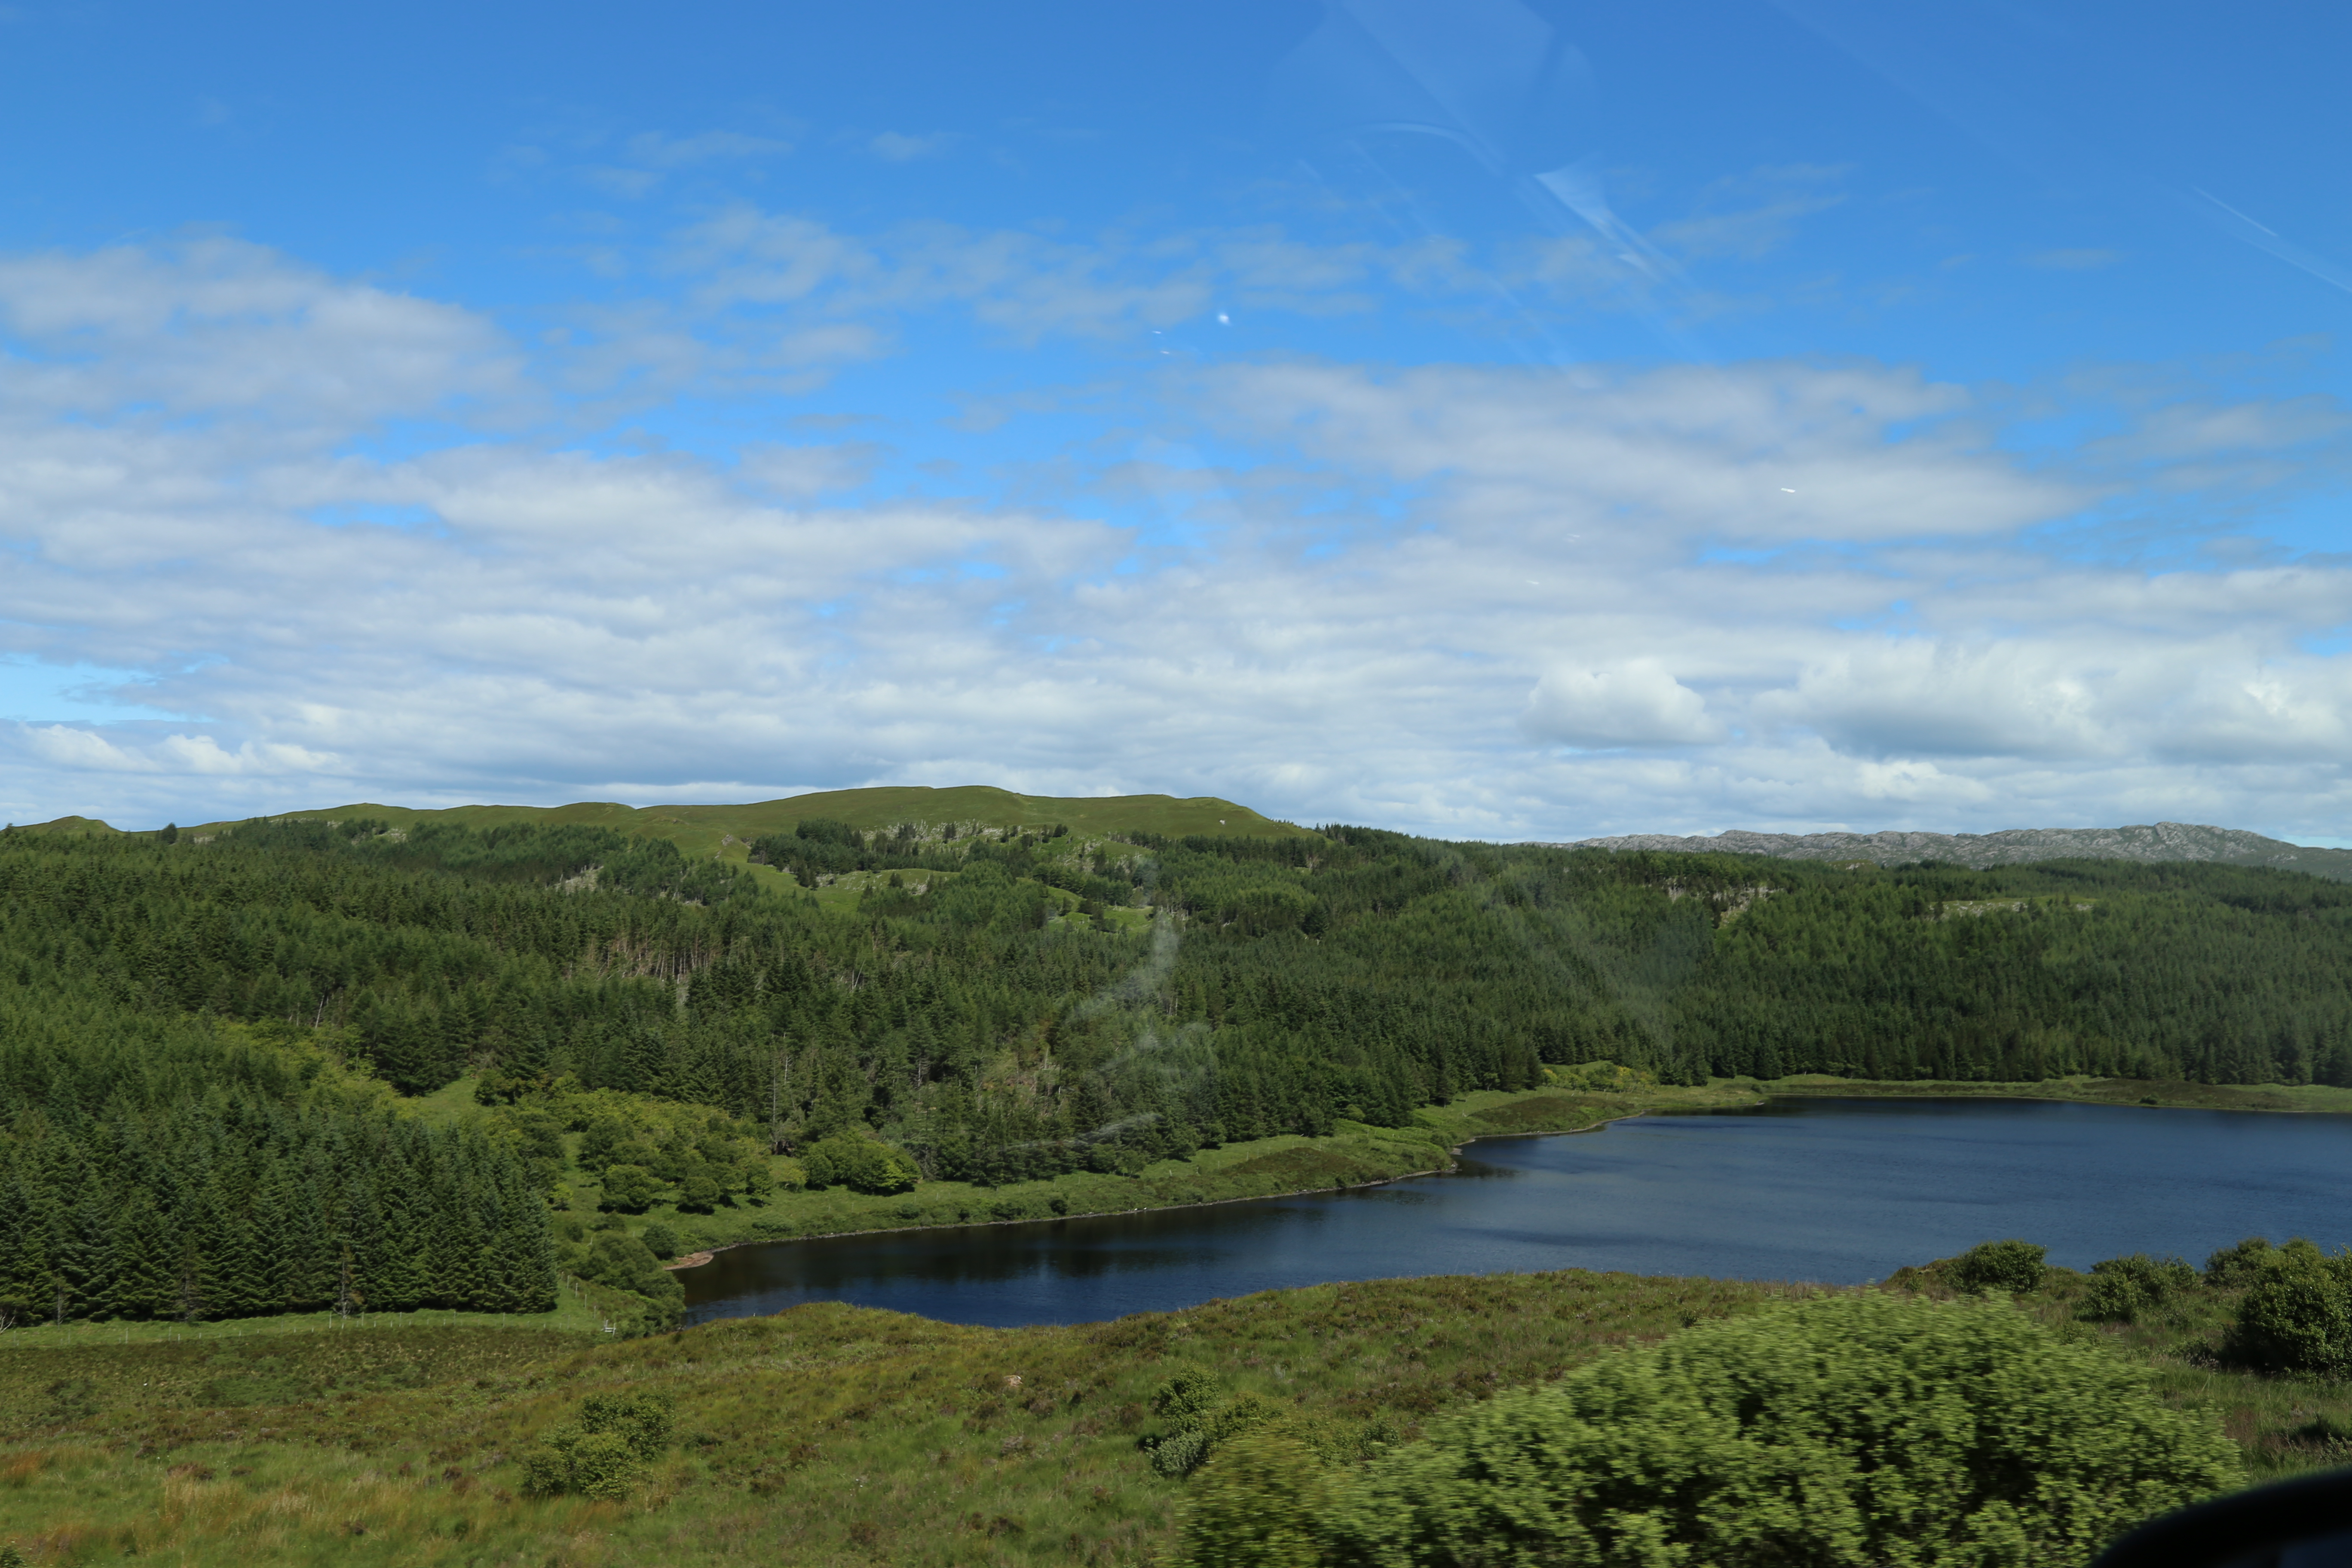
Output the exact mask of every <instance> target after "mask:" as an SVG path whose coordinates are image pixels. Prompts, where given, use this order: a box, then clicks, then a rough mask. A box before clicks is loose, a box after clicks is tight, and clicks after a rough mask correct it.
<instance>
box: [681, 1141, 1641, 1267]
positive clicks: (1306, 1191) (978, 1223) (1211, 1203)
mask: <svg viewBox="0 0 2352 1568" xmlns="http://www.w3.org/2000/svg"><path fill="white" fill-rule="evenodd" d="M1672 1109H1675V1108H1672V1107H1664V1106H1653V1105H1645V1106H1643V1107H1641V1108H1640V1109H1639V1110H1628V1111H1626V1112H1624V1113H1623V1114H1622V1115H1618V1116H1606V1117H1603V1118H1601V1120H1600V1121H1588V1122H1586V1123H1585V1124H1584V1125H1583V1126H1581V1127H1550V1128H1537V1129H1534V1130H1531V1131H1524V1132H1518V1131H1500V1132H1480V1133H1477V1134H1475V1135H1474V1136H1472V1137H1468V1138H1465V1139H1464V1140H1463V1141H1462V1142H1460V1143H1456V1144H1454V1146H1453V1147H1451V1148H1450V1149H1448V1150H1447V1151H1446V1152H1447V1153H1449V1154H1459V1153H1460V1152H1462V1151H1463V1150H1464V1149H1465V1148H1466V1147H1468V1146H1469V1145H1470V1144H1473V1143H1478V1142H1485V1141H1486V1140H1487V1139H1490V1138H1568V1137H1572V1136H1574V1135H1575V1134H1577V1133H1579V1132H1598V1131H1601V1129H1602V1128H1604V1127H1610V1126H1613V1125H1615V1124H1616V1123H1617V1122H1620V1121H1633V1119H1634V1118H1635V1117H1637V1116H1654V1115H1656V1114H1658V1113H1659V1112H1660V1111H1661V1110H1672ZM1458 1163H1459V1162H1458V1161H1451V1160H1449V1161H1448V1162H1446V1163H1444V1164H1443V1165H1432V1166H1430V1167H1429V1168H1428V1169H1427V1170H1425V1171H1400V1172H1398V1173H1396V1174H1395V1175H1392V1176H1380V1177H1376V1178H1374V1179H1373V1180H1371V1181H1369V1182H1343V1183H1340V1184H1338V1185H1336V1186H1328V1187H1293V1188H1291V1189H1290V1190H1288V1191H1286V1192H1279V1193H1244V1194H1241V1195H1240V1196H1238V1197H1231V1198H1201V1199H1198V1200H1197V1201H1195V1202H1192V1203H1189V1204H1148V1205H1141V1206H1139V1207H1136V1208H1129V1209H1087V1210H1084V1211H1077V1210H1073V1211H1072V1212H1071V1213H1069V1214H1055V1215H1021V1216H1020V1217H1018V1218H1014V1219H981V1220H956V1221H952V1222H950V1223H949V1224H946V1225H900V1226H875V1227H873V1228H871V1229H867V1230H828V1231H824V1232H823V1233H821V1234H818V1235H814V1236H772V1237H747V1238H746V1239H744V1240H742V1241H730V1242H728V1243H726V1244H725V1245H724V1246H720V1247H709V1248H706V1249H704V1250H702V1251H699V1252H696V1253H693V1254H690V1255H689V1256H688V1257H685V1258H678V1259H677V1261H675V1262H672V1263H665V1264H663V1265H662V1267H663V1268H667V1269H669V1270H670V1271H672V1272H673V1273H677V1272H682V1271H683V1270H685V1269H688V1268H701V1267H702V1266H703V1265H704V1264H706V1263H709V1262H710V1261H711V1260H712V1259H713V1258H717V1257H718V1256H719V1254H720V1253H722V1252H732V1251H734V1250H736V1249H737V1248H738V1247H789V1246H791V1245H792V1244H793V1243H794V1242H797V1241H834V1240H844V1239H846V1238H848V1237H857V1236H919V1235H921V1234H922V1233H924V1232H925V1231H933V1230H995V1229H999V1228H1001V1227H1003V1226H1009V1225H1055V1224H1059V1223H1060V1222H1062V1221H1064V1220H1073V1219H1108V1218H1110V1217H1112V1216H1113V1215H1130V1214H1179V1213H1181V1212H1182V1211H1184V1210H1186V1209H1213V1208H1223V1206H1225V1205H1228V1204H1262V1203H1270V1202H1272V1201H1273V1200H1275V1199H1276V1198H1299V1197H1307V1196H1311V1195H1314V1194H1320V1193H1363V1192H1370V1190H1371V1189H1372V1188H1374V1187H1386V1186H1392V1185H1394V1184H1396V1183H1398V1182H1411V1181H1417V1180H1419V1179H1420V1178H1421V1177H1423V1176H1443V1175H1445V1174H1447V1173H1450V1172H1452V1171H1453V1170H1454V1167H1455V1166H1456V1165H1457V1164H1458Z"/></svg>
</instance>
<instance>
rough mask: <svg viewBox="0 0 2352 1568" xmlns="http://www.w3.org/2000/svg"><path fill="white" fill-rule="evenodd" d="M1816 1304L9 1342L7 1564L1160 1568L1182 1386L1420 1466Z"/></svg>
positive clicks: (2195, 1340) (1172, 1496)
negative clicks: (1695, 1335)
mask: <svg viewBox="0 0 2352 1568" xmlns="http://www.w3.org/2000/svg"><path fill="white" fill-rule="evenodd" d="M1911 1283H1913V1284H1915V1285H1917V1286H1919V1287H1920V1288H1922V1289H1926V1290H1927V1292H1928V1293H1930V1294H1940V1293H1941V1292H1940V1291H1939V1290H1937V1288H1936V1287H1935V1285H1934V1283H1933V1281H1932V1279H1930V1280H1920V1279H1916V1276H1915V1277H1914V1279H1912V1281H1911ZM2083 1284H2084V1279H2083V1277H2082V1276H2079V1275H2074V1274H2072V1273H2069V1272H2067V1271H2064V1270H2053V1272H2052V1275H2051V1279H2050V1282H2049V1284H2048V1285H2047V1286H2046V1287H2045V1288H2044V1289H2043V1290H2042V1291H2040V1292H2037V1293H2036V1294H2035V1295H2033V1296H2031V1297H2027V1298H2024V1299H2022V1300H2021V1301H2020V1302H2019V1303H2018V1308H2019V1310H2025V1311H2028V1312H2032V1313H2033V1314H2035V1315H2036V1316H2038V1317H2041V1318H2042V1319H2043V1320H2045V1321H2049V1322H2051V1323H2053V1324H2054V1325H2058V1326H2060V1327H2061V1328H2062V1330H2063V1331H2065V1332H2067V1333H2069V1334H2072V1335H2074V1336H2075V1337H2079V1338H2084V1339H2093V1340H2096V1341H2098V1342H2103V1343H2105V1344H2106V1345H2108V1346H2109V1347H2111V1348H2112V1349H2113V1350H2114V1351H2115V1352H2116V1353H2117V1354H2119V1355H2123V1356H2126V1357H2127V1358H2130V1359H2133V1360H2136V1361H2138V1362H2141V1363H2145V1364H2147V1365H2148V1366H2149V1367H2150V1368H2151V1369H2152V1371H2153V1375H2154V1378H2155V1381H2156V1384H2157V1386H2158V1390H2159V1392H2160V1393H2161V1394H2163V1396H2164V1397H2165V1398H2166V1399H2168V1400H2169V1401H2172V1402H2174V1403H2178V1404H2184V1405H2209V1406H2211V1407H2213V1408H2215V1409H2217V1410H2218V1411H2219V1412H2220V1413H2221V1416H2222V1418H2223V1421H2224V1424H2225V1427H2226V1429H2227V1430H2228V1431H2229V1432H2230V1434H2231V1436H2233V1437H2235V1438H2236V1439H2237V1440H2238V1441H2239V1442H2240V1443H2241V1444H2242V1445H2243V1446H2244V1447H2245V1449H2246V1451H2247V1453H2248V1456H2249V1458H2250V1459H2251V1460H2252V1464H2253V1468H2254V1469H2255V1471H2256V1474H2257V1475H2258V1476H2259V1477H2269V1476H2273V1475H2278V1474H2284V1473H2288V1472H2292V1471H2294V1470H2298V1469H2304V1468H2311V1467H2313V1466H2316V1465H2321V1464H2327V1463H2340V1462H2343V1461H2344V1459H2345V1458H2352V1453H2347V1443H2346V1441H2345V1439H2346V1437H2347V1436H2352V1388H2347V1387H2345V1386H2344V1385H2341V1384H2326V1383H2317V1382H2312V1381H2305V1380H2295V1379H2280V1378H2266V1377H2260V1376H2256V1375H2254V1374H2252V1373H2245V1372H2242V1371H2233V1370H2231V1369H2230V1368H2228V1367H2227V1366H2225V1365H2223V1364H2222V1363H2221V1361H2220V1359H2219V1357H2218V1355H2217V1354H2216V1352H2217V1350H2218V1346H2219V1343H2220V1335H2221V1329H2222V1327H2223V1325H2224V1324H2225V1323H2226V1321H2227V1318H2228V1315H2229V1312H2230V1310H2231V1308H2232V1306H2233V1304H2234V1303H2233V1300H2232V1298H2231V1296H2230V1295H2229V1294H2228V1293H2225V1292H2217V1291H2206V1290H2200V1291H2197V1292H2193V1293H2192V1295H2191V1297H2190V1298H2189V1299H2188V1300H2185V1301H2183V1302H2182V1303H2180V1304H2179V1306H2177V1307H2175V1308H2172V1309H2168V1310H2167V1311H2166V1312H2165V1313H2164V1314H2161V1315H2159V1316H2158V1318H2156V1319H2154V1320H2152V1321H2148V1322H2146V1323H2142V1324H2138V1325H2134V1326H2129V1327H2123V1328H2113V1329H2108V1328H2097V1327H2093V1326H2090V1325H2083V1324H2076V1323H2074V1321H2073V1312H2074V1307H2075V1305H2076V1301H2077V1299H2078V1297H2079V1295H2080V1292H2081V1289H2082V1288H2083ZM1818 1289H1819V1288H1818V1287H1806V1286H1788V1285H1769V1284H1753V1283H1741V1282H1736V1281H1725V1280H1710V1279H1647V1278H1640V1277H1636V1276H1632V1275H1624V1274H1595V1273H1590V1272H1587V1271H1583V1270H1568V1271H1564V1272H1559V1273H1548V1274H1535V1275H1499V1276H1490V1277H1486V1278H1458V1277H1457V1278H1439V1279H1397V1280H1380V1281H1373V1282H1370V1283H1365V1284H1347V1285H1329V1286H1319V1287H1316V1288H1313V1289H1304V1290H1290V1291H1276V1292H1269V1293H1266V1294H1263V1295H1258V1296H1251V1297H1244V1298H1242V1299H1240V1300H1230V1301H1215V1302H1211V1303H1209V1304H1207V1305H1205V1306H1202V1307H1198V1308H1193V1309H1191V1310H1185V1311H1181V1312H1170V1313H1157V1314H1142V1315H1138V1316H1135V1317H1129V1318H1124V1319H1121V1320H1119V1321H1116V1322H1110V1323H1097V1324H1082V1325H1076V1326H1073V1327H1067V1328H1034V1329H1016V1330H999V1329H975V1328H961V1327H956V1326H953V1325H949V1324H943V1323H934V1322H930V1321H926V1320H923V1319H920V1318H912V1317H906V1316H901V1315H898V1314H894V1313H887V1312H879V1311H873V1310H865V1309H859V1308H853V1307H846V1306H842V1305H839V1304H834V1303H826V1304H818V1305H812V1306H805V1307H800V1308H795V1309H793V1310H791V1311H788V1312H784V1313H781V1314H779V1315H777V1316H775V1317H772V1318H759V1319H737V1320H731V1321H725V1322H720V1323H714V1324H710V1325H708V1326H705V1327H702V1328H698V1329H693V1330H688V1331H684V1332H682V1333H677V1334H673V1335H666V1336H662V1337H659V1338H656V1339H652V1340H642V1341H635V1342H626V1343H622V1344H602V1345H595V1346H583V1345H582V1344H581V1343H580V1342H578V1341H576V1340H573V1339H570V1338H568V1337H566V1336H562V1335H557V1334H551V1333H547V1332H532V1331H525V1330H513V1329H506V1330H499V1329H485V1328H478V1327H472V1326H467V1327H451V1328H432V1329H426V1328H415V1329H408V1330H384V1331H378V1332H372V1333H363V1334H352V1335H343V1336H338V1335H335V1334H331V1333H322V1332H315V1331H314V1332H307V1333H289V1334H285V1335H282V1336H279V1340H280V1346H281V1348H280V1352H279V1357H278V1363H276V1365H275V1367H274V1369H270V1368H265V1367H264V1366H262V1365H261V1364H260V1363H257V1362H241V1363H236V1364H235V1365H233V1366H230V1367H229V1369H228V1370H227V1371H223V1370H221V1368H222V1364H223V1363H220V1362H219V1361H217V1360H216V1359H212V1358H217V1357H219V1356H221V1355H224V1354H239V1355H250V1354H252V1353H254V1352H258V1351H260V1350H262V1349H263V1348H264V1346H265V1343H266V1342H265V1340H264V1339H262V1338H249V1339H247V1340H243V1341H236V1342H230V1341H216V1342H209V1343H207V1342H147V1343H139V1342H132V1343H129V1344H115V1345H90V1346H83V1347H79V1348H73V1349H65V1350H32V1349H27V1350H24V1351H12V1350H10V1349H9V1348H8V1344H7V1342H13V1341H14V1340H15V1338H16V1336H14V1335H10V1336H7V1341H0V1521H5V1522H0V1540H5V1541H8V1542H13V1543H14V1544H16V1546H17V1547H18V1549H19V1550H21V1551H23V1552H25V1553H26V1559H27V1561H28V1562H31V1563H39V1564H44V1565H47V1564H51V1563H94V1562H96V1561H98V1560H100V1559H101V1558H104V1559H108V1560H112V1559H115V1558H117V1557H119V1556H121V1555H122V1554H124V1553H127V1552H137V1553H138V1554H139V1555H140V1556H142V1557H144V1558H148V1559H151V1560H154V1561H160V1562H163V1563H175V1564H177V1563H185V1564H202V1563H223V1562H232V1561H233V1562H236V1563H240V1564H251V1565H253V1568H274V1565H278V1564H306V1563H399V1564H416V1565H420V1568H430V1565H441V1564H448V1565H451V1568H456V1565H457V1564H467V1565H475V1564H478V1565H481V1568H490V1565H493V1564H513V1565H517V1568H520V1565H524V1564H528V1565H529V1568H541V1565H542V1564H546V1563H557V1564H564V1565H570V1568H624V1565H628V1564H656V1563H659V1564H668V1563H688V1564H692V1563H755V1562H756V1563H793V1564H815V1565H833V1564H860V1565H863V1564H867V1563H886V1562H887V1563H908V1564H920V1565H937V1568H947V1565H949V1564H961V1565H965V1568H972V1565H978V1564H996V1565H1003V1568H1012V1565H1015V1564H1028V1563H1081V1564H1103V1565H1108V1564H1145V1563H1160V1564H1166V1563H1170V1562H1171V1554H1172V1549H1173V1545H1174V1542H1175V1539H1176V1531H1177V1530H1178V1527H1179V1522H1180V1519H1181V1510H1182V1506H1183V1500H1184V1495H1185V1494H1184V1483H1182V1482H1180V1481H1174V1480H1171V1479H1166V1478H1163V1477H1160V1476H1159V1475H1157V1474H1155V1473H1154V1472H1153V1471H1152V1470H1151V1469H1150V1466H1149V1465H1148V1464H1147V1463H1146V1460H1145V1456H1144V1455H1143V1454H1142V1453H1140V1452H1139V1451H1138V1449H1137V1447H1136V1439H1137V1438H1138V1437H1139V1436H1141V1435H1142V1434H1144V1433H1146V1432H1148V1431H1150V1430H1151V1429H1152V1426H1153V1420H1152V1416H1151V1415H1150V1396H1151V1394H1152V1391H1153V1390H1154V1389H1155V1388H1157V1387H1158V1386H1159V1385H1160V1384H1161V1383H1162V1382H1164V1381H1165V1380H1167V1379H1168V1378H1170V1377H1171V1376H1173V1375H1174V1374H1175V1373H1177V1372H1179V1371H1181V1370H1185V1369H1188V1368H1197V1369H1200V1370H1202V1371H1205V1372H1207V1373H1210V1374H1211V1375H1213V1376H1214V1377H1215V1378H1217V1379H1218V1380H1219V1381H1220V1382H1221V1383H1222V1384H1223V1387H1224V1388H1225V1389H1226V1391H1227V1392H1229V1393H1232V1394H1255V1395H1257V1396H1258V1397H1260V1398H1262V1399H1265V1400H1269V1401H1276V1402H1279V1403H1281V1404H1284V1405H1288V1406H1291V1407H1292V1408H1293V1409H1294V1410H1295V1411H1296V1412H1297V1414H1298V1415H1300V1416H1302V1417H1304V1418H1306V1419H1307V1420H1308V1421H1310V1422H1312V1423H1315V1424H1318V1425H1319V1426H1323V1427H1325V1428H1326V1429H1327V1430H1328V1431H1330V1432H1331V1433H1333V1434H1334V1435H1335V1436H1347V1435H1348V1434H1350V1433H1364V1432H1377V1433H1379V1434H1381V1435H1382V1436H1387V1437H1390V1438H1392V1439H1402V1438H1409V1437H1410V1436H1413V1435H1414V1434H1415V1433H1416V1432H1417V1431H1418V1430H1419V1429H1420V1428H1421V1426H1423V1423H1425V1421H1426V1420H1427V1419H1428V1418H1429V1417H1430V1415H1432V1414H1433V1413H1434V1412H1436V1411H1439V1410H1441V1409H1444V1408H1445V1407H1446V1406H1448V1405H1456V1404H1459V1403H1461V1402H1465V1401H1470V1400H1477V1399H1483V1398H1486V1397H1488V1396H1489V1395H1490V1394H1493V1393H1494V1392H1496V1390H1498V1389H1501V1388H1506V1387H1510V1386H1513V1385H1517V1384H1530V1383H1537V1382H1542V1381H1546V1380H1549V1379H1550V1378H1554V1377H1557V1376H1558V1375H1559V1373H1560V1372H1561V1371H1562V1370H1564V1369H1565V1368H1568V1367H1570V1366H1574V1365H1576V1364H1578V1363H1581V1362H1583V1361H1586V1360H1589V1359H1591V1357H1593V1356H1596V1355H1600V1354H1602V1353H1605V1352H1608V1351H1610V1350H1612V1349H1615V1348H1619V1347H1622V1346H1625V1345H1629V1344H1633V1343H1639V1342H1649V1341H1653V1340H1655V1339H1657V1338H1660V1337H1663V1336H1664V1335H1666V1334H1669V1333H1672V1332H1674V1331H1675V1330H1677V1329H1680V1328H1683V1327H1685V1326H1688V1325H1690V1324H1693V1323H1696V1322H1698V1321H1704V1320H1707V1319H1713V1318H1720V1317H1725V1316H1729V1315H1735V1314H1738V1313H1743V1312H1749V1311H1753V1310H1757V1309H1759V1307H1762V1306H1764V1305H1767V1304H1769V1303H1771V1302H1773V1301H1776V1300H1788V1299H1790V1298H1792V1297H1798V1296H1803V1295H1808V1294H1811V1293H1814V1292H1815V1291H1816V1290H1818ZM271 1378H277V1379H281V1380H284V1381H283V1382H281V1383H279V1384H270V1383H269V1382H268V1379H271ZM236 1379H242V1380H243V1381H241V1382H239V1381H235V1380H236ZM298 1384H299V1386H298ZM225 1390H226V1392H227V1393H230V1394H234V1395H236V1397H235V1398H234V1399H232V1400H226V1401H225V1400H224V1399H223V1398H222V1394H223V1393H224V1392H225ZM645 1390H658V1391H661V1392H664V1393H667V1394H670V1395H672V1396H673V1397H674V1398H675V1399H676V1401H677V1438H678V1441H677V1443H676V1444H675V1446H674V1447H673V1448H672V1449H671V1451H670V1453H669V1454H668V1456H667V1457H666V1458H664V1459H663V1460H662V1461H661V1462H660V1463H659V1464H658V1465H657V1466H656V1468H655V1471H654V1473H653V1475H652V1476H651V1477H650V1478H649V1479H648V1481H647V1483H646V1485H645V1486H644V1487H643V1488H642V1489H640V1491H639V1493H638V1494H637V1495H636V1496H635V1498H633V1499H632V1500H630V1501H629V1502H627V1503H625V1504H616V1503H598V1502H590V1501H585V1500H579V1499H551V1500H541V1499H533V1498H530V1497H526V1496H523V1495H521V1468H520V1462H519V1457H520V1454H521V1453H523V1452H524V1451H525V1450H526V1449H527V1448H528V1447H529V1446H530V1444H531V1443H532V1442H533V1441H534V1440H535V1438H536V1437H537V1436H539V1435H540V1434H541V1433H542V1432H544V1431H545V1430H546V1429H547V1428H548V1427H550V1426H553V1425H554V1424H556V1423H558V1422H560V1421H562V1420H564V1419H566V1418H568V1417H570V1416H571V1415H573V1414H574V1413H575V1412H576V1410H577V1408H578V1405H579V1402H580V1400H581V1398H582V1396H583V1395H584V1394H590V1393H596V1392H604V1391H625V1392H637V1391H645Z"/></svg>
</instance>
